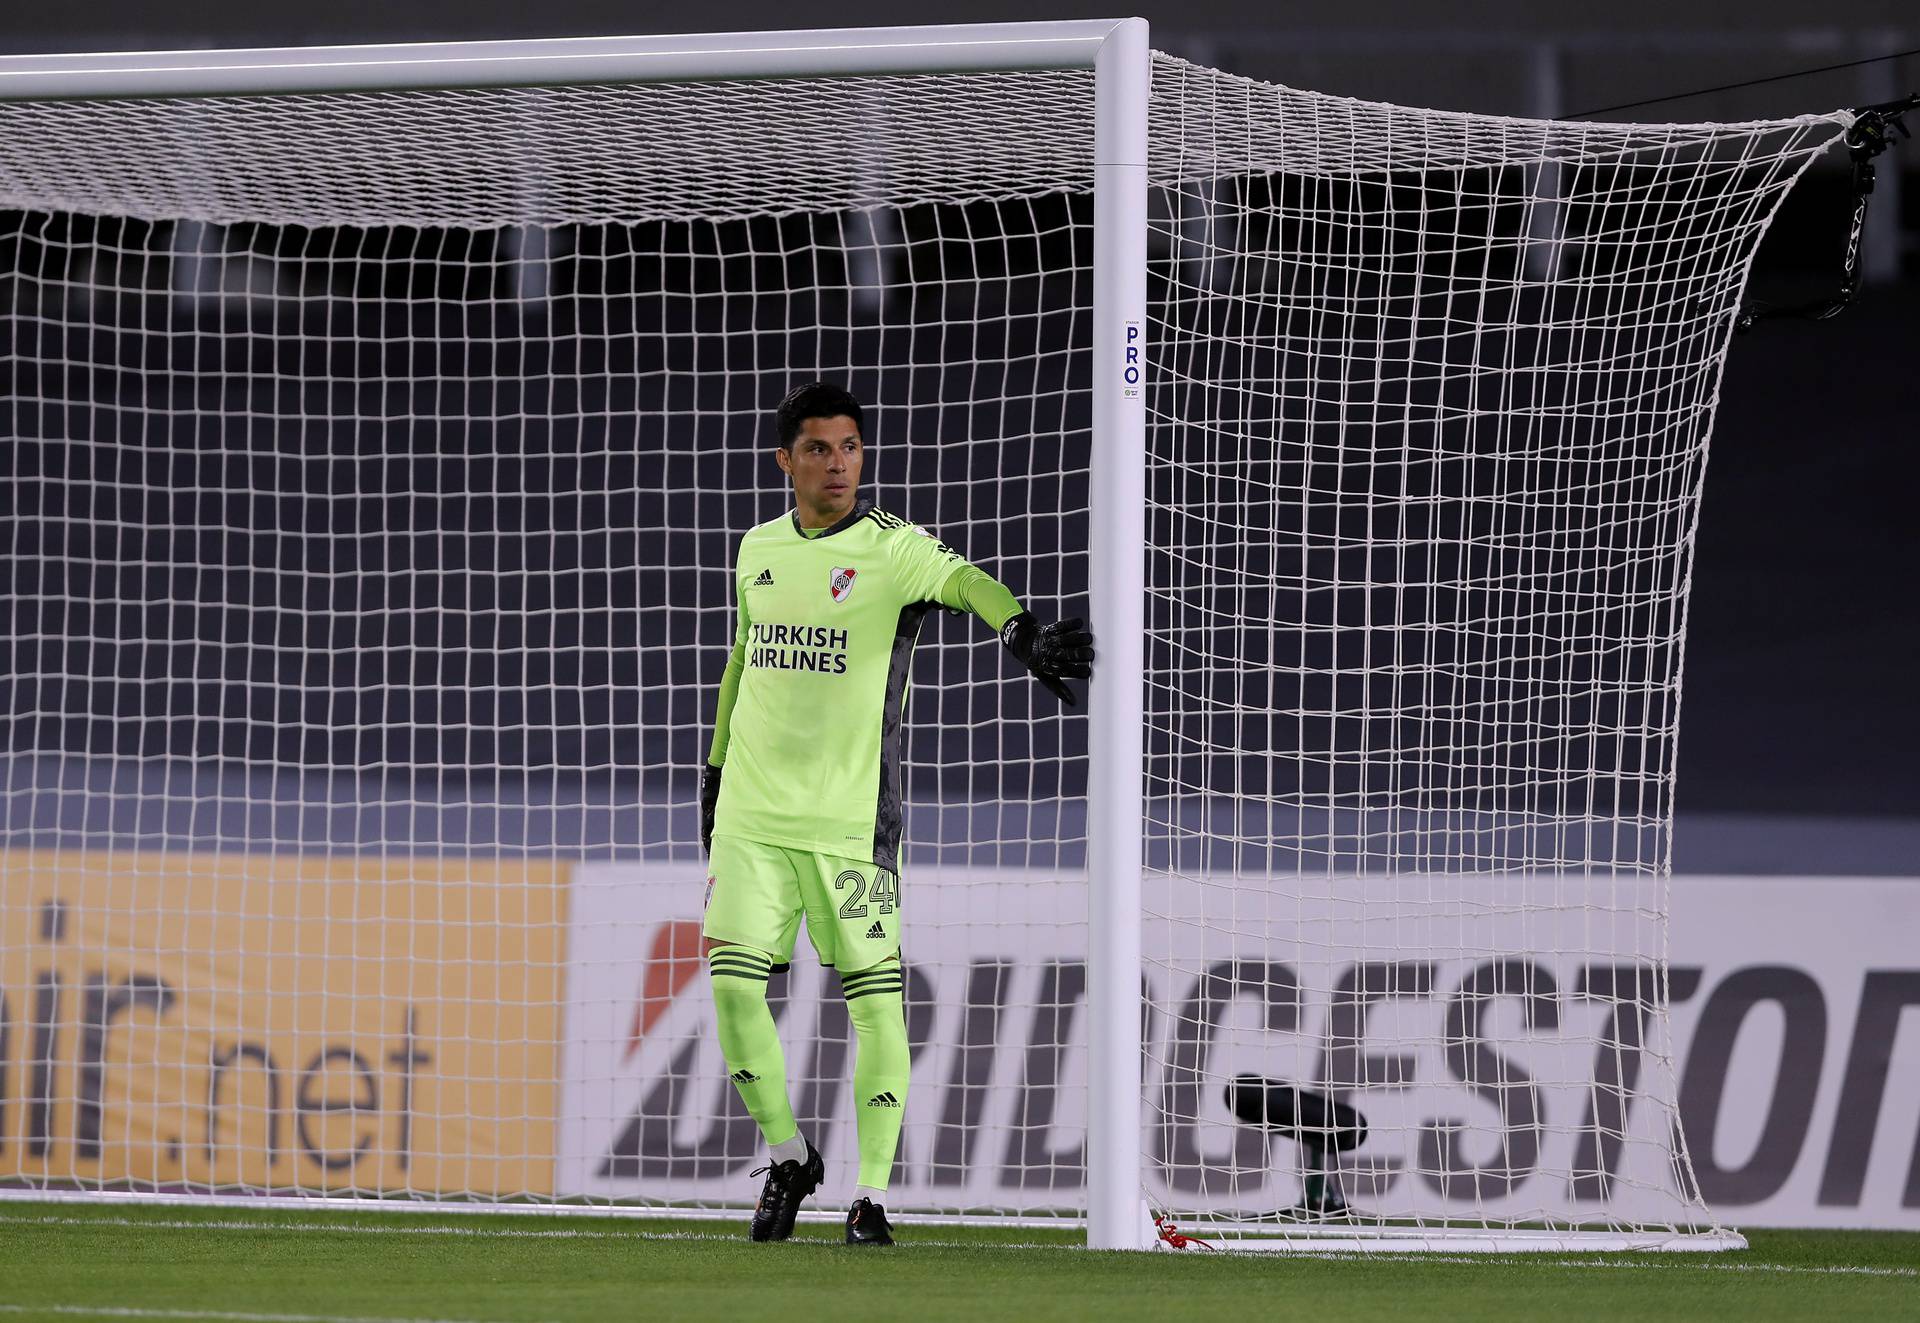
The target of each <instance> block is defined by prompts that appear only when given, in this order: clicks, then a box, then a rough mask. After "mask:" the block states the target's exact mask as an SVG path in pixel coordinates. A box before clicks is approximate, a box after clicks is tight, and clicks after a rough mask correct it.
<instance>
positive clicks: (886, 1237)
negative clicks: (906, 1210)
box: [847, 1199, 893, 1245]
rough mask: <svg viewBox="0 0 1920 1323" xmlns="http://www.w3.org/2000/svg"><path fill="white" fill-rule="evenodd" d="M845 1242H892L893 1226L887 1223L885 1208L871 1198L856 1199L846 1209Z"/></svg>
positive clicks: (854, 1243) (867, 1243) (863, 1243)
mask: <svg viewBox="0 0 1920 1323" xmlns="http://www.w3.org/2000/svg"><path fill="white" fill-rule="evenodd" d="M847 1244H849V1245H891V1244H893V1228H892V1227H891V1226H889V1225H888V1224H887V1210H886V1209H884V1208H882V1207H881V1206H880V1205H879V1204H876V1203H875V1202H874V1201H873V1200H871V1199H856V1200H855V1201H854V1204H853V1207H852V1208H849V1209H848V1210H847Z"/></svg>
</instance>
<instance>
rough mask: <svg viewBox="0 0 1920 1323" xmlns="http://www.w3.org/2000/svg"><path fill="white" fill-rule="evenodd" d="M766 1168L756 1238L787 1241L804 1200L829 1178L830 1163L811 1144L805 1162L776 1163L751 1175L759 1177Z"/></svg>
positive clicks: (756, 1212) (755, 1214)
mask: <svg viewBox="0 0 1920 1323" xmlns="http://www.w3.org/2000/svg"><path fill="white" fill-rule="evenodd" d="M763 1171H764V1172H765V1173H766V1174H767V1183H766V1184H765V1185H763V1186H761V1187H760V1202H759V1203H757V1204H755V1205H754V1206H753V1238H754V1239H755V1240H785V1239H786V1238H787V1237H788V1236H791V1235H792V1234H793V1220H794V1219H795V1218H796V1217H798V1216H800V1201H801V1200H803V1199H805V1198H806V1197H807V1196H808V1195H810V1194H812V1193H813V1192H814V1191H815V1190H817V1189H819V1188H820V1182H821V1181H823V1180H825V1179H826V1178H827V1164H826V1163H824V1162H822V1161H821V1160H820V1153H819V1150H817V1149H815V1148H814V1146H813V1145H812V1143H808V1145H807V1160H806V1161H805V1162H799V1161H790V1162H775V1163H771V1164H769V1165H768V1166H765V1167H756V1168H754V1170H753V1171H752V1173H751V1174H752V1175H754V1176H758V1175H759V1174H760V1173H761V1172H763Z"/></svg>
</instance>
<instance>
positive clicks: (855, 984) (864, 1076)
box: [727, 960, 912, 1202]
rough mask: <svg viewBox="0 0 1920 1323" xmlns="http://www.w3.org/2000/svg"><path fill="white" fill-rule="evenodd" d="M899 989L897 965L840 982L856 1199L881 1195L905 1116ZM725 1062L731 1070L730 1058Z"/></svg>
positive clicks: (906, 1061)
mask: <svg viewBox="0 0 1920 1323" xmlns="http://www.w3.org/2000/svg"><path fill="white" fill-rule="evenodd" d="M904 986H905V984H904V981H903V978H902V973H901V969H900V962H899V961H897V960H890V961H888V962H887V963H885V964H882V965H876V966H874V967H873V968H872V969H863V970H861V971H859V972H858V973H855V974H842V975H841V976H840V991H841V992H842V994H843V995H845V997H846V999H847V1017H848V1018H849V1019H851V1020H852V1021H853V1033H854V1039H855V1042H856V1044H857V1047H856V1051H855V1055H854V1061H853V1105H854V1106H855V1107H856V1108H858V1109H859V1116H858V1122H859V1131H860V1189H859V1190H858V1191H856V1193H855V1197H856V1198H874V1197H875V1196H877V1195H881V1194H885V1193H886V1189H887V1181H888V1179H889V1178H890V1177H891V1176H892V1174H893V1155H894V1151H895V1150H896V1149H897V1148H899V1146H900V1118H901V1117H902V1116H903V1115H904V1114H905V1112H906V1108H907V1079H908V1076H909V1074H910V1073H911V1070H912V1058H911V1057H910V1056H909V1055H908V1051H907V1014H906V998H905V996H904V993H903V989H904ZM727 1060H728V1064H732V1060H733V1059H732V1058H731V1057H729V1058H728V1059H727ZM756 1115H757V1113H756ZM875 1201H876V1202H878V1200H877V1198H876V1199H875Z"/></svg>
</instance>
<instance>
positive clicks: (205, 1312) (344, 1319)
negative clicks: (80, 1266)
mask: <svg viewBox="0 0 1920 1323" xmlns="http://www.w3.org/2000/svg"><path fill="white" fill-rule="evenodd" d="M0 1314H78V1315H82V1316H84V1317H86V1318H181V1319H186V1318H216V1319H223V1320H227V1321H228V1323H472V1320H468V1319H450V1318H377V1317H373V1316H371V1315H367V1314H246V1313H236V1312H234V1311H232V1310H225V1309H136V1308H134V1307H132V1306H130V1305H0Z"/></svg>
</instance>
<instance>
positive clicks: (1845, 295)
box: [1733, 93, 1920, 331]
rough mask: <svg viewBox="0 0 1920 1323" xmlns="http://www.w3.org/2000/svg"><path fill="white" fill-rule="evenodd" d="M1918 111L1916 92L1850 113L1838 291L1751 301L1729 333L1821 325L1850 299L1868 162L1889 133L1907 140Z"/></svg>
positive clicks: (1890, 140) (1868, 185)
mask: <svg viewBox="0 0 1920 1323" xmlns="http://www.w3.org/2000/svg"><path fill="white" fill-rule="evenodd" d="M1916 107H1920V93H1915V94H1913V95H1910V96H1905V97H1902V98H1900V99H1899V100H1897V101H1882V102H1880V103H1879V104H1878V105H1872V106H1860V107H1857V108H1856V109H1855V110H1854V112H1853V113H1854V121H1853V127H1852V128H1850V129H1848V130H1847V136H1846V143H1847V154H1848V156H1850V157H1852V159H1853V225H1852V228H1851V229H1849V230H1848V232H1847V255H1846V260H1845V263H1844V265H1843V266H1842V267H1841V270H1840V289H1839V291H1838V292H1837V293H1835V294H1834V295H1833V297H1831V298H1827V299H1821V300H1820V301H1818V302H1816V303H1793V304H1783V305H1775V304H1769V303H1762V302H1760V301H1759V300H1758V299H1755V300H1754V301H1753V302H1752V303H1749V304H1748V305H1747V306H1746V307H1745V308H1744V309H1742V310H1741V312H1740V319H1739V320H1738V321H1736V322H1735V323H1734V324H1733V329H1734V330H1735V331H1750V330H1752V329H1753V327H1754V324H1755V323H1756V322H1763V321H1768V320H1770V319H1772V318H1775V317H1799V318H1803V319H1805V320H1807V321H1816V322H1822V321H1825V320H1826V319H1827V318H1829V317H1833V316H1837V315H1838V314H1839V313H1840V312H1841V311H1842V310H1844V309H1845V308H1846V307H1847V305H1848V304H1850V303H1852V302H1853V298H1854V295H1856V294H1858V293H1859V292H1860V236H1861V234H1862V233H1863V232H1864V231H1865V230H1866V227H1867V199H1868V198H1870V197H1872V196H1873V158H1874V157H1876V156H1878V155H1880V153H1881V152H1884V151H1886V150H1887V148H1889V147H1891V146H1893V145H1894V142H1895V138H1894V135H1895V134H1896V133H1897V134H1898V135H1899V136H1900V137H1902V138H1911V137H1913V134H1912V132H1911V131H1910V130H1909V129H1908V128H1907V125H1906V121H1905V118H1904V117H1905V115H1906V113H1907V112H1908V111H1910V110H1913V109H1915V108H1916Z"/></svg>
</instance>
